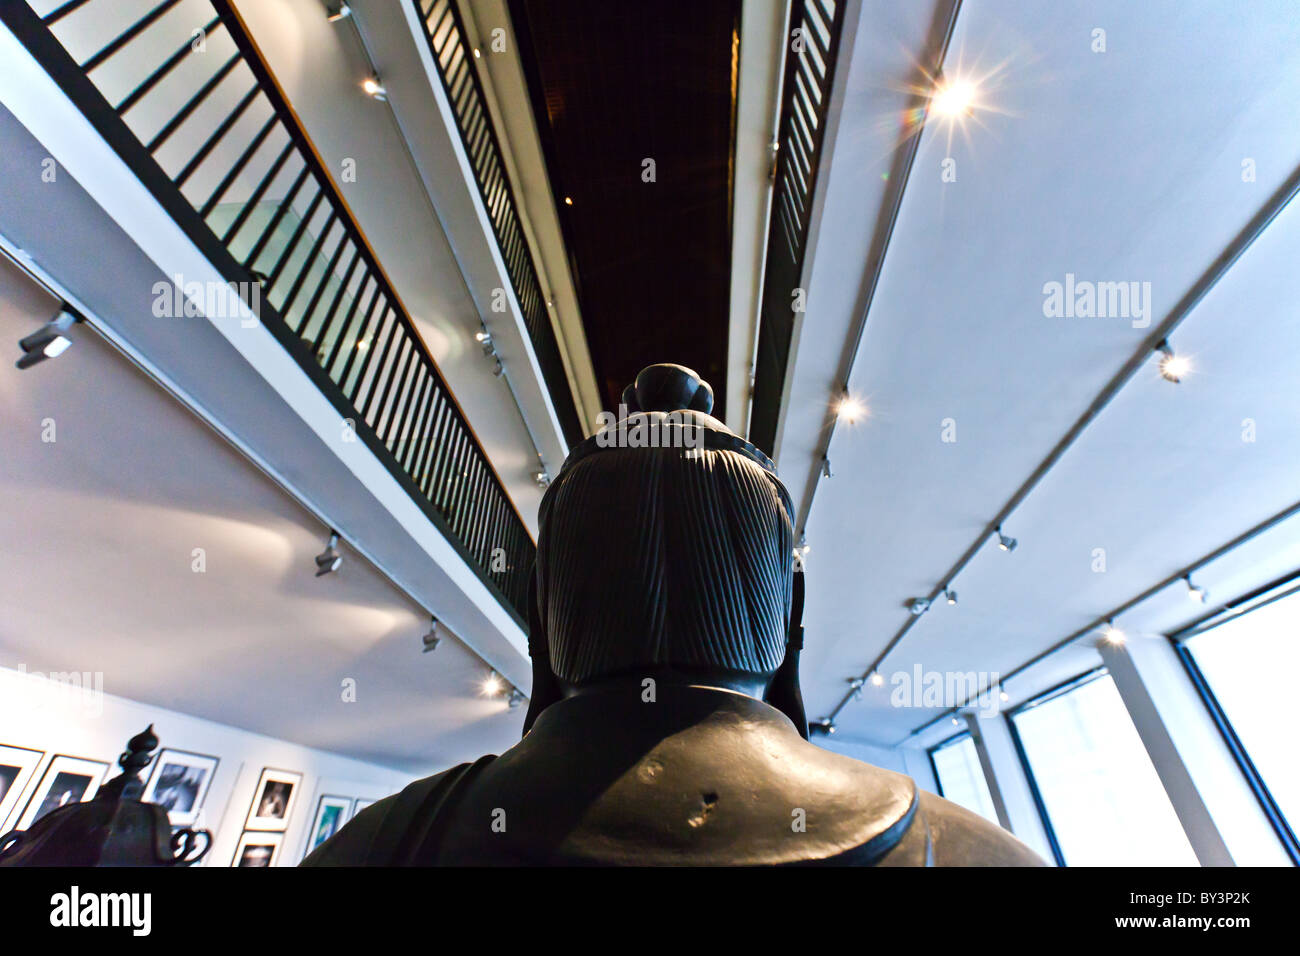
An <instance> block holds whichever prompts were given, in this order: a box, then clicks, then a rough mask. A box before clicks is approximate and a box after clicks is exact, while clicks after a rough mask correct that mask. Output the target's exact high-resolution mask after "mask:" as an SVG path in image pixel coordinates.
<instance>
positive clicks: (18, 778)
mask: <svg viewBox="0 0 1300 956" xmlns="http://www.w3.org/2000/svg"><path fill="white" fill-rule="evenodd" d="M44 759H45V751H44V750H32V749H31V748H30V747H14V746H11V745H9V744H0V833H7V832H8V831H9V827H8V826H7V823H8V820H9V818H10V817H11V816H12V815H13V813H14V810H15V809H16V808H17V806H18V801H19V799H20V798H21V797H22V795H23V792H24V791H25V790H26V789H27V785H28V784H29V783H31V782H32V777H34V776H36V769H37V768H38V767H39V766H40V765H41V761H42V760H44Z"/></svg>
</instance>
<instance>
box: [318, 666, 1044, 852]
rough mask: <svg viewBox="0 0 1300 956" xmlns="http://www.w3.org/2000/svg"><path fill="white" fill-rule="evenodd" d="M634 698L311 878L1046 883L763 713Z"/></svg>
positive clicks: (552, 733)
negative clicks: (607, 871) (783, 869)
mask: <svg viewBox="0 0 1300 956" xmlns="http://www.w3.org/2000/svg"><path fill="white" fill-rule="evenodd" d="M643 694H644V691H643V689H642V687H641V685H640V682H638V681H629V682H624V683H616V684H614V685H611V686H610V687H607V688H605V689H602V690H600V691H593V692H588V693H581V694H578V695H576V696H573V697H569V698H566V699H565V700H562V701H560V702H558V703H555V704H552V705H551V706H550V707H548V708H547V709H546V710H545V711H543V712H542V714H541V715H540V716H539V717H538V719H537V722H536V723H535V724H534V726H533V729H532V730H531V731H530V732H529V733H528V734H527V736H525V737H524V739H523V740H522V741H521V742H520V743H519V744H518V745H516V746H515V747H512V748H511V749H510V750H508V751H506V752H505V753H504V754H502V755H501V756H499V757H484V758H481V759H480V760H478V761H475V762H474V763H467V764H461V765H460V766H458V767H454V768H452V769H451V770H447V771H444V772H443V773H439V774H436V775H434V776H432V777H426V778H424V779H423V780H418V781H416V782H415V783H413V784H411V785H410V786H408V787H407V788H406V789H404V790H403V791H401V792H400V793H398V794H395V795H393V796H391V797H387V798H385V799H383V800H380V801H378V802H376V803H375V804H373V805H372V806H370V807H367V808H366V809H365V810H363V811H361V813H359V814H358V815H357V816H356V817H355V818H354V819H353V820H352V821H350V822H349V823H348V824H347V825H346V826H345V827H344V828H343V829H342V830H340V831H339V833H337V834H336V835H335V836H334V837H333V838H331V839H330V840H328V841H327V842H326V843H324V844H323V845H321V846H320V847H319V848H317V849H316V850H315V851H314V852H312V853H311V855H310V856H308V857H307V859H306V860H304V861H303V864H302V865H304V866H360V865H372V866H426V865H468V866H521V865H523V866H526V865H560V866H575V865H576V866H587V865H629V866H637V865H649V866H661V865H687V866H690V865H801V864H804V865H807V864H828V865H850V866H967V865H971V866H1041V865H1043V863H1042V860H1040V859H1039V858H1038V856H1036V855H1035V854H1034V853H1033V852H1032V851H1031V850H1030V849H1029V848H1028V847H1026V846H1025V845H1024V844H1023V843H1021V842H1020V841H1019V840H1017V839H1016V838H1015V837H1013V836H1012V835H1011V834H1010V833H1008V832H1007V831H1005V830H1003V829H1002V828H1000V827H998V826H995V825H994V824H992V823H989V822H988V821H987V820H985V819H983V818H982V817H980V816H977V815H976V814H973V813H970V812H969V811H967V810H965V809H963V808H961V807H959V806H957V805H956V804H954V803H950V802H949V801H947V800H944V799H942V798H941V797H936V796H933V795H931V794H929V793H923V792H919V791H918V790H917V787H916V785H915V783H914V782H913V781H912V780H911V778H909V777H906V776H903V775H902V774H897V773H892V772H890V771H888V770H881V769H879V768H877V767H872V766H870V765H868V764H864V763H861V762H860V761H857V760H853V759H851V758H849V757H845V756H841V755H840V754H836V753H832V752H831V751H828V750H824V749H822V748H821V747H817V746H815V745H813V744H810V743H808V742H807V741H805V740H804V739H803V738H802V737H800V735H799V733H798V731H796V730H795V727H794V725H793V724H792V723H791V722H790V721H789V719H788V718H786V716H785V715H784V714H782V713H781V712H780V711H778V710H776V709H775V708H773V707H770V706H768V705H767V704H765V703H763V702H762V701H759V700H756V699H754V698H752V697H748V696H745V695H743V694H738V693H733V692H731V691H725V690H718V689H714V688H706V687H698V686H683V685H665V684H663V683H660V684H659V686H658V687H657V688H656V689H655V697H656V699H655V700H654V701H653V702H648V701H645V700H643V699H642V697H643Z"/></svg>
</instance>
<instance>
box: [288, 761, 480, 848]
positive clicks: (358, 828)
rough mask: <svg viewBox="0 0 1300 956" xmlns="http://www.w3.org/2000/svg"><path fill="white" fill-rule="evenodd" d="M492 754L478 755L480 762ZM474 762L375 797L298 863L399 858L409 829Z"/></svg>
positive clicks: (423, 818)
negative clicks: (391, 793) (374, 799)
mask: <svg viewBox="0 0 1300 956" xmlns="http://www.w3.org/2000/svg"><path fill="white" fill-rule="evenodd" d="M491 759H493V758H492V757H485V758H482V762H486V761H490V760H491ZM472 766H474V764H469V763H463V764H459V765H458V766H455V767H452V768H451V769H449V770H444V771H442V772H441V773H435V774H433V775H432V776H429V777H422V778H421V779H419V780H416V781H414V782H413V783H410V784H408V785H407V786H406V787H404V788H403V789H402V790H401V791H400V792H398V793H395V794H393V795H392V796H388V797H384V798H383V799H382V800H376V801H375V802H374V803H372V804H371V805H370V806H368V807H366V808H365V809H364V810H362V811H361V812H360V813H358V814H357V815H356V816H355V817H353V818H352V819H351V820H349V821H348V822H347V824H345V825H344V827H343V829H341V830H340V831H339V832H338V833H336V834H334V836H332V837H330V839H328V840H326V841H325V842H324V843H322V844H321V845H320V846H318V847H317V848H316V849H315V850H313V851H312V852H311V853H310V854H308V856H307V858H306V859H304V860H303V861H302V863H300V864H299V865H300V866H390V865H393V864H395V863H399V862H401V860H399V856H401V855H402V854H403V853H405V852H406V851H407V850H409V848H410V846H411V843H412V839H413V833H414V831H415V830H416V829H418V828H419V827H420V825H421V824H426V825H427V823H428V822H430V818H431V812H436V808H437V805H438V804H440V803H441V802H442V799H444V798H445V796H446V794H447V792H448V791H449V790H450V789H451V788H452V787H454V785H455V784H456V783H457V781H459V780H460V779H461V778H462V777H463V776H464V774H465V773H466V771H468V770H469V769H470V768H471V767H472Z"/></svg>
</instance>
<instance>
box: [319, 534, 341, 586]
mask: <svg viewBox="0 0 1300 956" xmlns="http://www.w3.org/2000/svg"><path fill="white" fill-rule="evenodd" d="M338 544H339V534H338V532H337V531H331V532H330V543H329V544H328V545H327V546H326V548H325V550H324V551H322V552H321V553H320V554H318V555H316V577H318V578H319V577H321V576H322V575H326V574H329V573H330V572H331V571H337V570H338V569H339V565H340V564H342V563H343V555H341V554H339V552H338Z"/></svg>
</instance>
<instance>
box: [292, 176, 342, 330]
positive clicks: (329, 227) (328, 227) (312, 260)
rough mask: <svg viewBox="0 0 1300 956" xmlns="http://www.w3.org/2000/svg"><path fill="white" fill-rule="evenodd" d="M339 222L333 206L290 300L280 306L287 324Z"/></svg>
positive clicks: (321, 193)
mask: <svg viewBox="0 0 1300 956" xmlns="http://www.w3.org/2000/svg"><path fill="white" fill-rule="evenodd" d="M319 195H320V196H322V197H323V196H324V195H325V191H324V190H321V192H320V193H319ZM337 220H338V213H337V212H336V211H335V210H334V208H333V207H332V206H331V207H330V214H329V216H328V217H326V219H325V225H324V226H322V227H321V231H320V235H318V236H317V237H316V241H315V242H314V243H312V246H311V251H310V252H309V253H307V258H306V259H304V260H303V263H302V268H301V269H299V270H298V276H297V278H295V279H294V280H293V285H292V286H290V287H289V296H288V298H286V299H285V300H284V304H283V305H281V306H280V309H279V311H280V315H282V316H284V321H285V322H289V321H291V320H290V318H289V313H290V311H292V309H293V303H294V302H295V301H296V300H297V298H298V293H299V292H301V291H302V286H303V283H304V282H306V281H307V276H309V275H311V270H312V266H314V265H315V264H316V259H317V257H319V256H320V250H321V246H323V245H324V244H325V240H326V239H328V238H329V234H330V233H331V232H332V231H333V230H334V223H335V222H336V221H337ZM309 221H310V220H309V219H304V220H303V222H309ZM291 327H292V326H291Z"/></svg>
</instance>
